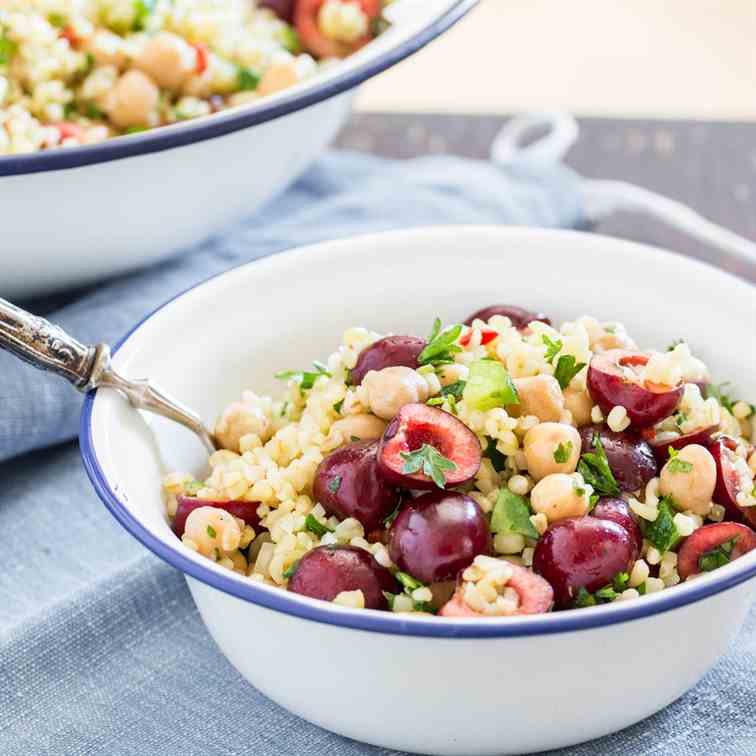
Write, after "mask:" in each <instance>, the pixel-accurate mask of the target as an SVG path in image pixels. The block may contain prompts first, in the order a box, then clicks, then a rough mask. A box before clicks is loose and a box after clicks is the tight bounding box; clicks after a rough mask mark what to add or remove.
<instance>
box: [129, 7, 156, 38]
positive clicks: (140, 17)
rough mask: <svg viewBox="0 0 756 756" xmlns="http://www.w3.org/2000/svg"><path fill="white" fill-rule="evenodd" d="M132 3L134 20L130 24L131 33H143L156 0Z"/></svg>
mask: <svg viewBox="0 0 756 756" xmlns="http://www.w3.org/2000/svg"><path fill="white" fill-rule="evenodd" d="M133 2H134V20H133V22H132V24H131V30H132V31H144V29H145V28H146V26H147V19H148V18H149V17H150V14H151V13H152V11H153V10H155V5H156V4H157V0H133Z"/></svg>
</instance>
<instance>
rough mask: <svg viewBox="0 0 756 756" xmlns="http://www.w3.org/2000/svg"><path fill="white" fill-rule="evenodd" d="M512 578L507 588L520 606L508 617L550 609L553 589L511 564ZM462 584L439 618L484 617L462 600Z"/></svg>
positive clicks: (523, 568)
mask: <svg viewBox="0 0 756 756" xmlns="http://www.w3.org/2000/svg"><path fill="white" fill-rule="evenodd" d="M511 567H512V577H511V578H509V580H508V581H507V586H508V587H509V588H514V589H515V590H516V591H517V595H518V596H519V599H520V605H519V607H518V608H517V611H516V612H513V613H512V614H511V615H509V616H512V617H514V616H517V615H520V614H544V613H545V612H548V611H549V610H550V609H551V606H552V604H553V603H554V590H553V588H552V587H551V586H550V585H549V584H548V583H547V582H546V581H545V580H544V579H543V578H542V577H541V576H540V575H536V574H535V573H534V572H531V571H530V570H528V569H526V568H525V567H520V566H519V565H516V564H513V565H511ZM463 590H464V587H463V584H462V583H461V582H460V584H459V585H458V586H457V590H456V591H455V592H454V595H453V596H452V597H451V599H450V600H449V601H447V602H446V604H444V605H443V606H442V607H441V611H440V612H439V616H441V617H486V616H487V615H485V614H480V613H479V612H476V611H473V610H472V609H470V607H469V606H468V605H467V604H466V603H465V602H464V599H463V598H462V591H463Z"/></svg>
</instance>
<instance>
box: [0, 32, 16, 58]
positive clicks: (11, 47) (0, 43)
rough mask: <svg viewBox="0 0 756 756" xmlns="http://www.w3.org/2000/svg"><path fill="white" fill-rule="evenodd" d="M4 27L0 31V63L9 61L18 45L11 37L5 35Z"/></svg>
mask: <svg viewBox="0 0 756 756" xmlns="http://www.w3.org/2000/svg"><path fill="white" fill-rule="evenodd" d="M6 34H7V32H6V31H5V29H3V30H2V31H0V65H3V64H5V63H10V62H11V58H12V57H13V56H14V55H15V54H16V50H18V45H17V44H16V42H14V41H13V40H12V39H9V38H8V37H7V36H6Z"/></svg>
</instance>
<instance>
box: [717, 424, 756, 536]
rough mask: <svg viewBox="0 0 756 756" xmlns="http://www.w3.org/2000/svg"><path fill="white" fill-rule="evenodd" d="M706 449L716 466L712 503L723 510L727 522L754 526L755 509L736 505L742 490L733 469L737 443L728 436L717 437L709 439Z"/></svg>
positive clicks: (736, 473)
mask: <svg viewBox="0 0 756 756" xmlns="http://www.w3.org/2000/svg"><path fill="white" fill-rule="evenodd" d="M707 448H708V449H709V451H710V452H711V456H712V457H714V462H716V465H717V485H716V486H715V488H714V494H713V496H712V499H713V501H715V502H716V503H717V504H721V505H722V506H723V507H724V508H725V512H726V513H727V518H728V519H729V520H734V521H735V522H747V523H749V524H751V525H756V511H754V509H755V508H754V507H741V506H740V505H739V504H738V494H739V493H740V492H741V490H742V489H741V483H740V476H739V475H738V472H737V470H736V468H735V462H736V460H737V458H738V456H737V454H736V453H735V449H736V448H737V441H735V439H734V438H730V437H729V436H724V435H722V436H717V437H716V438H714V439H711V441H710V443H709V444H708V447H707Z"/></svg>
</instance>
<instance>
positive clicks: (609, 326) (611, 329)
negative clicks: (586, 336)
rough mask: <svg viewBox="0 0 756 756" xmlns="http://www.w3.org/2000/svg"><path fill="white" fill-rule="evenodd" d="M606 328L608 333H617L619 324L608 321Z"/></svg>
mask: <svg viewBox="0 0 756 756" xmlns="http://www.w3.org/2000/svg"><path fill="white" fill-rule="evenodd" d="M604 330H605V331H606V332H607V333H617V326H615V325H612V324H611V323H608V324H606V325H605V326H604Z"/></svg>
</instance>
